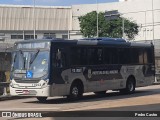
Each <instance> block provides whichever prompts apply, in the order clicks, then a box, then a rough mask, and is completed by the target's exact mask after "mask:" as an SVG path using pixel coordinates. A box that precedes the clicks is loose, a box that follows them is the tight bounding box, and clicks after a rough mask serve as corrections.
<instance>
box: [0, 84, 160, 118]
mask: <svg viewBox="0 0 160 120" xmlns="http://www.w3.org/2000/svg"><path fill="white" fill-rule="evenodd" d="M0 111H35V112H36V111H47V112H46V115H52V113H53V112H52V111H160V85H152V86H148V87H141V88H137V89H136V92H135V93H134V94H130V95H121V94H120V93H119V92H111V91H109V92H107V94H106V95H104V96H96V95H94V94H93V93H87V94H85V95H84V97H83V98H82V100H79V101H74V102H71V101H68V100H67V99H66V98H63V97H53V98H49V99H48V100H47V102H46V103H39V102H38V101H37V99H36V98H26V99H16V100H8V101H0ZM48 111H49V112H48ZM91 116H92V115H90V117H91ZM93 116H95V115H93ZM80 117H83V116H80ZM90 117H87V119H88V120H90V119H91V120H94V119H97V117H94V118H90ZM107 118H108V117H107ZM3 119H4V118H2V120H3ZM5 119H8V118H5ZM10 119H12V118H10ZM25 119H26V120H29V119H33V120H36V119H37V118H25ZM38 119H44V120H61V119H62V120H64V119H67V118H59V117H58V118H56V117H55V118H38ZM72 119H73V120H74V118H69V120H72ZM76 119H77V120H78V119H84V118H76ZM99 119H106V118H103V117H101V118H98V120H99ZM108 119H109V118H108ZM112 119H113V120H121V119H122V120H124V118H121V117H114V118H113V117H112ZM132 119H133V120H135V118H130V120H132ZM141 119H142V117H139V120H141ZM147 119H148V120H150V119H151V120H152V119H153V120H159V119H160V118H157V117H154V118H153V117H152V118H151V117H150V118H145V120H147ZM0 120H1V118H0Z"/></svg>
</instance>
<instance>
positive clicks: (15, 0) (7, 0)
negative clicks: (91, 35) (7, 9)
mask: <svg viewBox="0 0 160 120" xmlns="http://www.w3.org/2000/svg"><path fill="white" fill-rule="evenodd" d="M97 1H98V3H106V2H118V0H97ZM94 3H96V0H35V5H45V6H71V5H76V4H94ZM0 4H11V5H33V4H34V0H0Z"/></svg>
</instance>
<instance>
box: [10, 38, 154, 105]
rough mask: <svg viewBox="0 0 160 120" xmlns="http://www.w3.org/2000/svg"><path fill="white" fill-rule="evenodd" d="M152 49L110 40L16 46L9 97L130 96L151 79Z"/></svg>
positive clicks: (152, 66) (43, 41) (144, 45)
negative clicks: (111, 92)
mask: <svg viewBox="0 0 160 120" xmlns="http://www.w3.org/2000/svg"><path fill="white" fill-rule="evenodd" d="M154 61H155V60H154V46H153V45H152V43H151V44H142V43H134V42H126V41H125V40H123V39H116V38H96V39H80V40H61V39H50V40H49V39H43V40H26V41H21V42H16V43H15V45H14V50H13V53H12V67H11V83H10V93H11V95H18V96H35V97H37V99H38V100H39V101H41V102H44V101H45V100H46V99H47V97H53V96H67V97H68V98H72V99H78V98H80V97H81V96H82V95H83V93H86V92H94V93H95V94H105V93H106V91H107V90H119V91H120V92H122V93H133V92H134V91H135V87H141V86H147V85H151V84H152V83H153V82H154V77H155V64H154Z"/></svg>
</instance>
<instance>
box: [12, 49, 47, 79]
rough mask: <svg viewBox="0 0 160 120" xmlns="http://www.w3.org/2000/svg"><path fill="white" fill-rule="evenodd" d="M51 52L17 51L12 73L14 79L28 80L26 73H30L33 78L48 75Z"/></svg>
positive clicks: (14, 56) (14, 55)
mask: <svg viewBox="0 0 160 120" xmlns="http://www.w3.org/2000/svg"><path fill="white" fill-rule="evenodd" d="M48 62H49V51H40V50H38V51H34V52H25V51H16V52H14V54H13V65H12V72H13V73H14V77H20V78H26V77H27V76H26V72H27V71H30V72H32V74H33V76H32V77H33V78H39V77H42V76H44V75H46V74H47V72H48Z"/></svg>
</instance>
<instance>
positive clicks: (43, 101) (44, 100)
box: [37, 97, 47, 103]
mask: <svg viewBox="0 0 160 120" xmlns="http://www.w3.org/2000/svg"><path fill="white" fill-rule="evenodd" d="M37 99H38V101H39V102H41V103H45V102H46V101H47V97H37Z"/></svg>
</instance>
